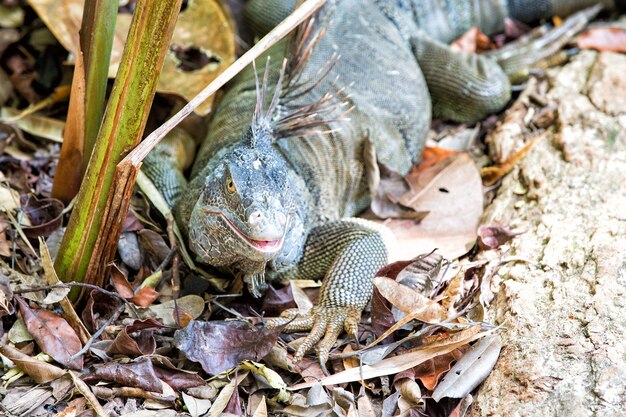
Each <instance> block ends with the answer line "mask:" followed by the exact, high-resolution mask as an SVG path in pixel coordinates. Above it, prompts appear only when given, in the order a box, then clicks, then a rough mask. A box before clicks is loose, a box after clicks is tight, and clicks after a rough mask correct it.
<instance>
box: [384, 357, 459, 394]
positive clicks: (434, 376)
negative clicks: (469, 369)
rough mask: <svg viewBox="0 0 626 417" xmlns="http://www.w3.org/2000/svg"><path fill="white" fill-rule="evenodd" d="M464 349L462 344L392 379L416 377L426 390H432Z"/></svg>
mask: <svg viewBox="0 0 626 417" xmlns="http://www.w3.org/2000/svg"><path fill="white" fill-rule="evenodd" d="M466 350H467V349H466V347H465V346H463V347H460V348H458V349H455V350H453V351H452V352H449V353H446V354H444V355H440V356H435V357H434V358H432V359H429V360H427V361H426V362H424V363H422V364H420V365H418V366H416V367H415V368H412V369H409V370H407V371H404V372H400V373H399V374H397V375H396V376H395V378H394V380H395V381H399V380H400V379H402V378H416V379H419V380H420V381H422V384H424V387H425V388H426V389H427V390H429V391H432V390H433V389H435V386H436V385H437V381H439V378H441V376H442V375H443V374H444V373H446V372H448V371H449V370H450V366H452V362H455V361H458V360H459V358H461V356H463V352H464V351H466Z"/></svg>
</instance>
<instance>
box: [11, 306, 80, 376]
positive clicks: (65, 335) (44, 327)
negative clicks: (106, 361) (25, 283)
mask: <svg viewBox="0 0 626 417" xmlns="http://www.w3.org/2000/svg"><path fill="white" fill-rule="evenodd" d="M15 299H16V300H17V302H18V304H19V305H20V313H21V314H22V319H24V323H25V324H26V327H27V328H28V332H29V333H30V334H31V335H32V336H33V339H35V341H36V342H37V345H38V346H39V347H40V348H41V350H42V351H44V352H45V353H47V354H48V355H50V356H52V357H53V358H54V360H56V361H57V362H59V363H60V364H62V365H65V366H67V367H69V368H72V369H77V370H80V369H82V368H83V357H82V355H81V356H79V357H77V358H73V359H72V356H73V355H74V354H76V353H78V352H79V351H80V350H81V348H82V345H81V343H80V340H79V338H78V336H77V335H76V332H75V331H74V329H72V327H71V326H70V325H69V324H68V323H67V321H65V319H64V318H63V317H61V316H59V315H58V314H55V313H53V312H51V311H48V310H43V309H37V310H33V309H31V308H30V307H29V306H28V303H27V302H26V301H24V300H23V299H22V298H21V297H17V296H16V297H15Z"/></svg>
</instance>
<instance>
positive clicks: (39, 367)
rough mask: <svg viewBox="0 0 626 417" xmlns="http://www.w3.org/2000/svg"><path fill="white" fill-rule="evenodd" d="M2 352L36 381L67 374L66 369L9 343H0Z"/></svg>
mask: <svg viewBox="0 0 626 417" xmlns="http://www.w3.org/2000/svg"><path fill="white" fill-rule="evenodd" d="M0 353H2V354H3V355H4V356H6V357H7V358H9V359H10V360H11V361H13V363H14V364H15V365H16V366H18V367H19V368H20V369H21V370H22V371H24V373H25V374H27V375H28V376H30V377H31V378H32V379H33V380H34V381H35V382H36V383H38V384H45V383H48V382H50V381H54V380H55V379H57V378H60V377H62V376H63V375H65V374H66V371H65V370H63V369H61V368H59V367H58V366H54V365H52V364H50V363H47V362H44V361H41V360H37V359H35V358H33V357H32V356H28V355H25V354H23V353H22V352H20V351H19V350H17V349H16V348H14V347H11V346H9V345H4V344H0Z"/></svg>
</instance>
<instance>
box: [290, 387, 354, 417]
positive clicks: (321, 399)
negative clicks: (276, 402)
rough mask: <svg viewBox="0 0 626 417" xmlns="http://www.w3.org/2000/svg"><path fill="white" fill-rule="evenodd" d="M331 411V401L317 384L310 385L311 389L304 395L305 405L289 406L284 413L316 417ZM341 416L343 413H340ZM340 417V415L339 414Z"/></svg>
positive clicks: (302, 416)
mask: <svg viewBox="0 0 626 417" xmlns="http://www.w3.org/2000/svg"><path fill="white" fill-rule="evenodd" d="M332 410H333V401H332V400H331V398H330V397H329V396H328V395H327V394H326V392H325V391H324V388H323V387H322V385H321V384H320V383H319V382H316V383H314V384H312V385H311V389H310V390H309V392H308V393H307V395H306V404H304V405H295V404H292V405H289V406H287V407H285V409H284V411H285V413H286V414H288V415H292V416H300V417H317V416H325V415H329V414H330V413H329V412H330V411H332ZM342 414H343V413H342ZM340 415H341V414H340Z"/></svg>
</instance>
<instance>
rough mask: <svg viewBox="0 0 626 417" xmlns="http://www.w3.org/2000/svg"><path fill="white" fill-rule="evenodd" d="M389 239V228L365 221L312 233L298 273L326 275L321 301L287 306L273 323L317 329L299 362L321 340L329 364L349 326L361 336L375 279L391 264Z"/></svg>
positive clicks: (301, 350) (316, 276)
mask: <svg viewBox="0 0 626 417" xmlns="http://www.w3.org/2000/svg"><path fill="white" fill-rule="evenodd" d="M389 240H390V232H389V231H388V230H386V228H384V227H381V226H380V225H377V224H375V223H372V222H369V221H366V220H362V219H344V220H339V221H334V222H331V223H327V224H325V225H322V226H319V227H316V228H314V229H313V230H312V231H311V233H310V234H309V237H308V239H307V243H306V246H305V251H304V256H303V258H302V260H301V262H300V263H299V265H298V267H297V277H298V278H300V279H320V278H323V283H322V288H321V292H320V297H319V303H318V305H317V306H315V307H314V308H313V309H312V310H311V311H307V312H301V311H298V310H295V309H292V310H287V311H286V312H284V313H283V315H282V316H281V317H280V318H278V319H274V320H271V321H270V322H269V323H268V325H269V326H270V327H276V326H279V325H286V327H285V331H287V332H294V331H304V330H310V331H311V332H310V333H309V335H308V336H307V337H306V339H305V341H304V342H303V343H302V344H301V345H300V347H299V348H298V351H297V352H296V354H295V358H294V359H295V360H296V361H300V360H301V359H302V357H303V356H304V354H305V353H306V352H307V351H308V350H309V349H311V348H312V347H313V346H314V345H316V344H317V343H318V342H319V345H318V354H319V358H320V362H321V363H325V362H326V361H327V360H328V356H329V353H330V350H331V348H332V347H333V345H334V344H335V342H336V341H337V337H339V335H340V334H341V332H342V331H343V330H345V331H346V332H347V333H348V334H349V335H350V336H353V337H356V335H357V329H358V324H359V321H360V318H361V312H362V311H363V309H364V308H365V306H366V305H367V303H368V302H369V300H370V298H371V296H372V289H373V284H372V278H373V277H374V275H375V274H376V272H377V271H378V270H379V269H380V268H381V267H382V266H383V265H384V264H385V263H386V262H387V258H388V254H389V249H388V245H389ZM320 341H321V342H320Z"/></svg>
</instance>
